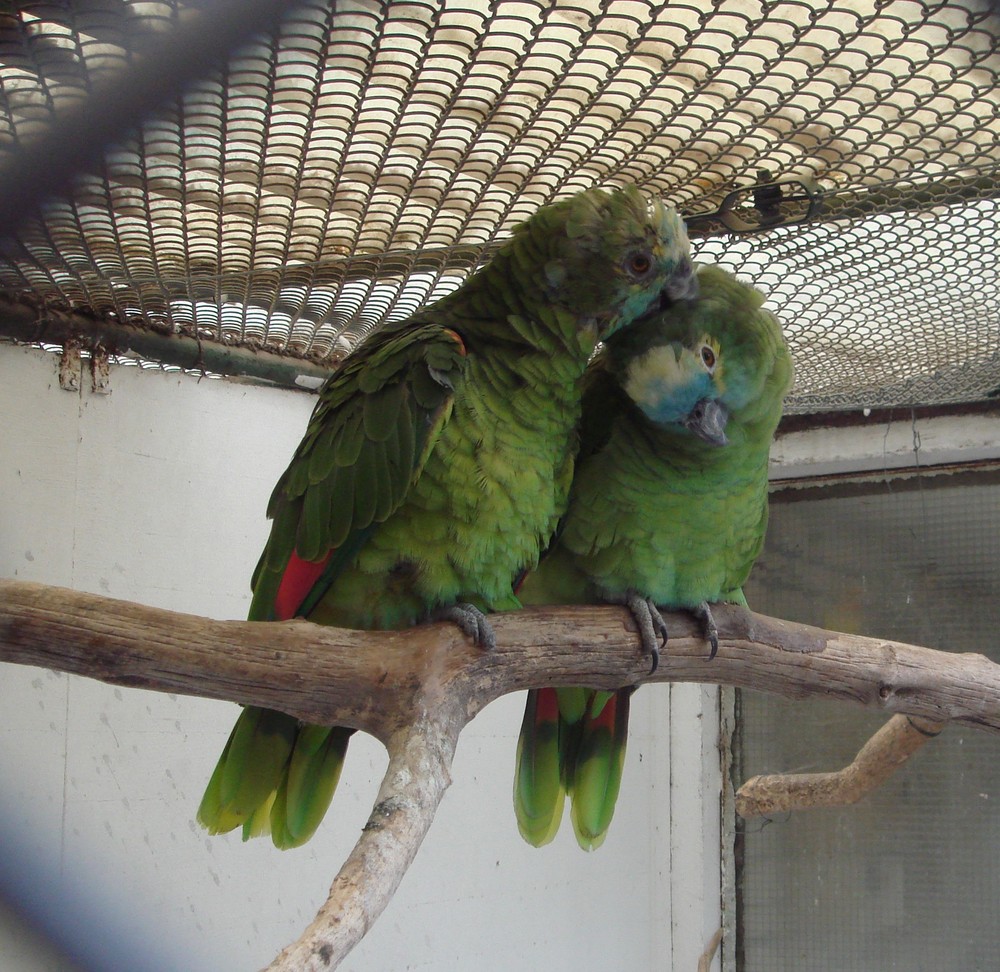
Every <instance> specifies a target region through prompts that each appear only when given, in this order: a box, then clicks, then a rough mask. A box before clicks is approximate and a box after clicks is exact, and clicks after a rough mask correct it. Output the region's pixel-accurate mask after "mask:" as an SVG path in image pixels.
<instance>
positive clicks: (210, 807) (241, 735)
mask: <svg viewBox="0 0 1000 972" xmlns="http://www.w3.org/2000/svg"><path fill="white" fill-rule="evenodd" d="M297 728H298V720H296V719H295V718H293V717H292V716H289V715H285V714H284V713H282V712H275V711H273V710H271V709H258V708H256V707H254V706H248V707H247V708H245V709H244V710H243V711H242V712H241V713H240V716H239V718H238V719H237V720H236V725H235V726H233V731H232V733H230V736H229V741H228V742H227V743H226V748H225V749H224V750H223V751H222V755H221V756H220V757H219V762H218V764H217V765H216V767H215V770H214V772H213V773H212V777H211V779H210V780H209V782H208V787H207V788H206V790H205V795H204V797H202V801H201V805H200V806H199V807H198V820H199V821H200V822H201V824H202V825H203V826H204V827H205V828H206V829H207V830H208V831H209V832H210V833H213V834H222V833H226V832H227V831H230V830H233V829H234V828H235V827H238V826H240V825H241V824H244V825H245V824H246V823H247V822H248V821H249V820H250V818H251V817H253V816H254V815H255V814H256V812H257V810H258V809H259V808H260V807H261V805H262V804H263V803H265V802H266V801H268V800H269V799H270V798H271V795H272V794H273V793H274V791H275V789H276V788H277V786H278V783H279V782H280V781H281V777H282V774H283V773H284V770H285V764H286V763H287V762H288V758H289V756H290V755H291V752H292V746H293V744H294V742H295V735H296V731H297Z"/></svg>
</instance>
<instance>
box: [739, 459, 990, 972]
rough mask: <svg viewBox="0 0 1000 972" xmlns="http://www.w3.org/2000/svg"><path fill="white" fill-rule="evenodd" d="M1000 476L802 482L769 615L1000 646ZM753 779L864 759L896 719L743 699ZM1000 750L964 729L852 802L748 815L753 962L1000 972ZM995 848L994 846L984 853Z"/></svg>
mask: <svg viewBox="0 0 1000 972" xmlns="http://www.w3.org/2000/svg"><path fill="white" fill-rule="evenodd" d="M998 517H1000V480H998V478H997V476H996V475H989V474H985V475H984V474H982V473H974V474H968V475H966V476H940V477H934V478H931V479H926V480H924V479H916V480H911V481H909V482H901V481H893V482H886V483H882V484H878V485H875V484H872V485H870V486H867V487H864V488H862V487H857V488H854V489H851V490H843V491H841V492H840V493H839V494H838V492H837V491H835V490H830V489H826V490H822V491H791V490H789V491H787V492H785V493H778V494H776V495H775V496H774V497H773V499H772V503H771V525H770V527H769V530H768V537H767V546H766V548H765V551H764V555H763V556H762V558H761V560H760V561H759V562H758V564H757V566H756V567H755V569H754V573H753V575H752V576H751V579H750V582H749V584H748V585H747V587H746V594H747V598H748V600H749V602H750V604H751V605H752V606H753V607H754V609H755V610H758V611H762V612H765V613H769V614H775V615H777V616H779V617H783V618H788V619H790V620H794V621H801V622H803V623H807V624H818V625H821V626H823V627H827V628H833V629H835V630H839V631H853V632H857V633H859V634H867V635H871V636H873V637H888V638H895V639H898V640H900V641H906V642H910V643H912V644H920V645H928V646H931V647H936V648H940V649H942V650H946V651H960V652H965V651H970V652H982V653H984V654H986V655H987V656H988V657H990V658H992V659H993V660H997V659H998V657H1000V649H998V645H997V638H996V627H997V624H996V622H997V618H996V611H995V610H993V608H992V605H993V602H994V599H995V592H996V590H997V585H998V584H1000V532H998V530H997V527H996V524H997V522H998ZM741 697H742V699H741V733H742V740H741V747H740V749H741V759H742V773H741V778H742V779H746V778H749V777H750V776H753V775H756V774H757V773H781V772H789V773H803V772H827V771H831V770H836V769H839V768H841V767H842V766H845V765H847V764H848V763H850V761H851V760H852V759H853V758H854V756H855V754H856V753H857V752H858V750H859V749H860V748H861V746H862V745H864V743H865V742H866V741H867V740H868V738H869V736H870V735H871V734H872V733H873V732H875V731H876V729H878V728H879V726H881V725H882V724H883V723H884V722H885V716H881V715H879V714H878V713H874V712H868V711H865V710H862V709H858V708H855V707H851V706H845V705H844V704H843V703H835V702H829V703H827V702H823V701H821V700H817V699H811V700H809V701H794V700H789V699H781V698H778V697H775V696H765V695H760V694H757V693H752V692H743V693H741ZM998 796H1000V775H998V768H997V760H996V743H995V740H994V739H992V738H990V737H989V736H988V735H987V734H986V733H982V732H977V731H976V730H973V729H967V728H964V727H962V726H957V725H955V726H949V727H947V728H946V729H945V730H944V731H943V732H942V733H941V735H940V736H939V737H938V738H937V739H935V740H934V741H933V742H931V743H929V744H928V745H927V746H926V747H925V748H924V749H923V750H921V752H920V753H919V754H917V755H916V756H915V757H914V758H913V759H912V760H911V761H910V762H909V763H907V764H906V765H905V766H903V767H902V768H901V769H900V770H899V771H898V772H897V773H896V774H895V775H894V776H892V777H891V778H890V779H889V780H888V781H887V782H886V783H885V784H884V785H883V786H882V787H880V788H879V789H877V790H876V791H875V792H874V793H871V794H869V795H868V796H866V797H865V798H864V799H862V800H861V801H860V802H859V803H857V804H855V805H854V806H851V807H846V808H832V809H817V810H810V811H804V812H797V813H791V814H780V815H777V816H775V817H774V818H772V819H767V820H749V821H747V822H746V823H745V824H744V825H743V831H744V834H743V846H742V855H741V859H742V892H743V894H742V908H741V920H740V938H741V942H740V951H741V955H742V962H741V964H740V967H741V968H742V969H745V970H746V972H772V970H785V969H809V970H815V972H888V970H900V972H902V970H907V972H912V970H921V972H924V970H927V972H929V970H936V969H962V970H968V972H976V970H979V972H987V970H989V969H994V968H996V965H997V961H996V956H997V950H998V948H1000V925H998V924H997V921H996V901H997V897H998V895H1000V871H998V870H997V868H995V867H992V866H991V861H990V853H989V852H990V849H992V848H994V847H995V846H996V843H997V840H998V839H1000V817H998V815H997V813H996V806H995V803H996V800H997V798H998ZM984 850H985V853H984Z"/></svg>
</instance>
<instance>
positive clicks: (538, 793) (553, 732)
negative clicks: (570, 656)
mask: <svg viewBox="0 0 1000 972" xmlns="http://www.w3.org/2000/svg"><path fill="white" fill-rule="evenodd" d="M537 701H538V692H537V691H533V692H529V693H528V703H527V705H526V707H525V712H524V721H523V722H522V724H521V735H520V737H519V738H518V743H517V774H516V776H515V778H514V812H515V814H516V816H517V826H518V830H520V832H521V836H522V837H523V838H524V839H525V840H526V841H527V842H528V843H529V844H532V845H533V846H535V847H541V846H543V845H544V844H547V843H549V841H551V840H552V838H553V837H555V835H556V832H557V831H558V830H559V821H560V820H561V819H562V812H563V803H564V800H565V796H566V792H565V790H564V789H563V786H562V782H561V776H560V772H559V764H560V741H559V721H558V719H552V720H548V721H542V722H539V720H538V719H537V712H536V704H537Z"/></svg>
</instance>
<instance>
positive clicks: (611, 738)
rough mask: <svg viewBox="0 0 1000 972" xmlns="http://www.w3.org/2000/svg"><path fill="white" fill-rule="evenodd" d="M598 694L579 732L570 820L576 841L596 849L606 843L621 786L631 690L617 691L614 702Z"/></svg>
mask: <svg viewBox="0 0 1000 972" xmlns="http://www.w3.org/2000/svg"><path fill="white" fill-rule="evenodd" d="M605 694H606V693H603V692H600V693H595V698H594V701H593V703H592V705H591V710H590V712H589V713H588V714H587V718H586V719H585V720H584V722H583V724H582V726H581V729H580V735H579V743H578V748H577V751H576V759H575V762H574V765H573V771H572V780H571V783H570V788H569V789H570V798H571V801H572V809H571V811H570V819H571V820H572V822H573V830H574V831H575V833H576V840H577V843H578V844H579V845H580V846H581V847H582V848H583V849H584V850H588V851H589V850H596V849H597V848H598V847H600V846H601V844H603V843H604V838H605V836H606V835H607V831H608V827H609V826H610V825H611V818H612V817H613V816H614V812H615V802H616V801H617V799H618V791H619V788H620V787H621V780H622V768H623V766H624V764H625V744H626V742H627V740H628V711H629V698H630V696H631V690H629V689H622V690H621V691H619V692H616V693H614V701H613V702H612V701H610V700H609V699H603V698H600V697H599V696H604V695H605Z"/></svg>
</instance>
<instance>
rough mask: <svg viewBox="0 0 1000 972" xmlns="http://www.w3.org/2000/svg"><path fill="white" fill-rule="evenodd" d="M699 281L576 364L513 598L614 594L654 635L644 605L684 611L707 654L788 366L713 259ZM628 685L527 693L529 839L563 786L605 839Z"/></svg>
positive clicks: (742, 563)
mask: <svg viewBox="0 0 1000 972" xmlns="http://www.w3.org/2000/svg"><path fill="white" fill-rule="evenodd" d="M697 277H698V284H699V292H700V296H699V299H698V300H697V301H696V302H683V301H682V302H677V303H674V304H672V305H671V306H670V307H667V308H665V309H664V310H662V312H660V313H658V314H654V315H650V316H647V317H645V318H644V319H643V320H642V321H639V322H637V323H636V324H635V325H634V326H633V327H631V328H629V329H628V330H627V331H621V332H619V333H618V334H615V335H612V336H610V337H609V338H608V339H607V341H606V343H605V347H604V349H603V351H602V352H601V354H600V355H599V356H598V357H597V358H595V360H594V362H593V364H592V365H591V367H590V368H589V370H588V373H587V376H586V381H585V393H584V400H583V412H582V419H581V426H580V439H581V446H580V452H579V456H578V459H577V464H576V472H575V476H574V479H573V483H572V488H571V491H570V499H569V507H568V509H567V512H566V515H565V516H564V518H563V520H562V522H561V524H560V526H559V528H558V531H557V533H556V536H555V538H554V540H553V542H552V543H551V545H550V547H549V549H548V551H547V553H546V554H545V555H544V557H543V559H542V561H541V563H540V565H539V566H538V568H537V569H536V570H535V571H533V572H531V573H529V574H527V576H526V577H525V579H524V581H523V582H522V584H521V586H520V587H519V589H518V598H519V599H520V601H521V602H522V604H524V605H541V604H592V603H602V602H604V603H608V602H610V603H624V604H627V605H628V606H629V608H630V609H631V610H632V613H633V614H634V615H635V616H636V620H637V621H638V623H639V627H640V631H641V632H644V633H643V641H644V643H645V642H647V641H649V640H650V639H654V638H655V636H657V635H661V636H662V637H663V638H664V641H665V637H666V627H665V625H664V623H663V619H662V617H661V616H660V614H659V611H658V610H657V606H660V607H663V608H665V609H669V610H681V609H688V610H691V611H693V612H694V613H695V614H696V615H697V616H698V617H699V618H701V619H702V621H703V623H704V625H705V629H706V632H707V635H708V638H709V640H710V641H711V642H712V654H713V655H714V653H715V650H716V648H717V647H718V641H717V634H716V632H715V624H714V620H713V619H712V616H711V611H710V609H709V607H708V602H709V601H733V602H736V603H740V604H744V605H745V603H746V602H745V600H744V598H743V594H742V590H741V588H742V585H743V583H744V582H745V581H746V579H747V576H748V575H749V573H750V569H751V567H752V566H753V564H754V561H755V560H756V559H757V556H758V555H759V554H760V552H761V549H762V547H763V543H764V533H765V529H766V526H767V515H768V507H767V466H768V453H769V450H770V445H771V440H772V438H773V435H774V432H775V429H776V427H777V425H778V421H779V419H780V417H781V410H782V401H783V399H784V396H785V394H786V393H787V391H788V389H789V387H790V385H791V381H792V363H791V358H790V356H789V353H788V348H787V346H786V345H785V342H784V339H783V338H782V334H781V327H780V325H779V322H778V320H777V319H776V318H775V317H774V315H772V314H771V313H770V312H768V311H767V310H765V309H764V307H763V306H762V305H763V302H764V296H763V295H762V294H761V293H760V292H759V291H757V290H756V289H754V288H753V287H751V286H749V285H747V284H744V283H741V282H740V281H739V280H737V279H736V277H734V276H733V275H732V274H730V273H727V272H726V271H724V270H722V269H720V268H717V267H702V268H701V269H700V270H699V272H698V275H697ZM654 643H655V642H654ZM654 667H655V656H654ZM632 691H633V690H632V689H631V688H623V689H621V690H619V691H617V692H606V691H596V690H592V689H586V688H558V689H554V688H543V689H537V690H534V691H531V692H529V693H528V699H527V705H526V709H525V715H524V721H523V723H522V728H521V734H520V738H519V740H518V748H517V765H516V771H515V779H514V808H515V814H516V817H517V821H518V827H519V830H520V832H521V834H522V836H523V837H524V839H525V840H527V841H528V842H529V843H530V844H533V845H535V846H542V845H543V844H546V843H548V842H549V841H550V840H552V838H553V837H554V836H555V834H556V832H557V830H558V828H559V823H560V820H561V818H562V812H563V806H564V801H565V797H566V795H567V794H568V795H569V797H570V800H571V817H572V823H573V828H574V831H575V833H576V838H577V841H578V843H579V844H580V846H581V847H583V848H584V849H585V850H593V849H594V848H596V847H598V846H600V844H601V843H602V842H603V840H604V838H605V835H606V833H607V829H608V826H609V825H610V823H611V817H612V814H613V812H614V807H615V801H616V799H617V797H618V791H619V786H620V783H621V774H622V766H623V763H624V758H625V744H626V737H627V732H628V709H629V699H630V696H631V693H632Z"/></svg>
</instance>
